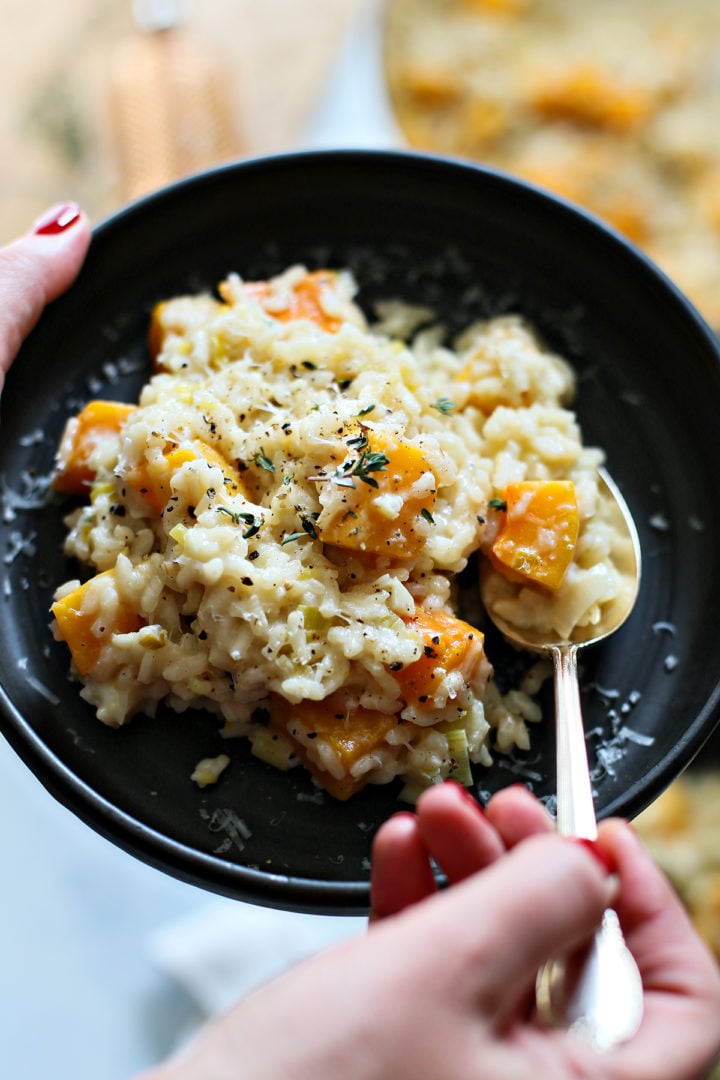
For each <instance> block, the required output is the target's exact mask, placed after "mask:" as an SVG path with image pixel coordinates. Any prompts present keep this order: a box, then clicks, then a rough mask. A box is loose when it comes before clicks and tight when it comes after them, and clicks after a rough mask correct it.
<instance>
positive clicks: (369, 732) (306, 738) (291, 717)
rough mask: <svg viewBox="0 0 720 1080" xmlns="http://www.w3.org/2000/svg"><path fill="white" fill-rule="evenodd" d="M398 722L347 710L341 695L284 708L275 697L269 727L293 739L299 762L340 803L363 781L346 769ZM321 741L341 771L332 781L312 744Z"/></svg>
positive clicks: (369, 711) (377, 744)
mask: <svg viewBox="0 0 720 1080" xmlns="http://www.w3.org/2000/svg"><path fill="white" fill-rule="evenodd" d="M396 723H397V717H396V716H389V715H388V714H387V713H381V712H377V711H375V710H373V709H362V708H353V709H348V707H347V704H346V702H345V699H344V698H343V696H342V694H331V695H330V697H328V698H325V700H324V701H302V702H300V704H298V705H289V704H288V702H287V701H285V700H284V699H283V698H280V697H279V696H275V697H273V699H272V701H271V704H270V726H271V728H275V729H276V730H277V731H279V732H281V733H282V734H283V735H286V736H288V737H289V738H290V740H291V741H292V743H293V745H294V748H295V752H296V754H297V756H298V757H299V759H300V761H301V762H302V764H303V765H304V766H305V768H306V769H307V770H308V772H310V773H312V775H313V776H314V777H315V779H316V780H317V781H318V783H319V784H320V785H321V786H322V787H324V788H325V790H326V791H328V792H329V793H330V794H331V795H332V796H334V798H336V799H340V800H341V801H344V800H346V799H349V798H350V796H351V795H354V794H355V792H356V791H360V789H361V788H363V787H365V784H366V783H367V781H366V779H365V778H364V777H363V776H360V777H358V778H355V777H354V776H352V775H351V773H350V769H351V768H352V767H353V765H355V764H356V763H357V762H358V761H359V760H360V759H361V758H363V757H364V756H365V755H366V754H371V753H372V752H373V751H374V750H377V749H378V747H380V746H381V745H382V743H383V742H384V741H385V736H386V735H387V733H388V731H390V729H391V728H392V727H394V725H395V724H396ZM318 739H321V740H322V741H323V742H324V743H326V744H327V745H328V746H329V748H330V750H331V751H332V755H333V757H334V759H335V761H336V762H337V763H338V764H339V766H340V768H341V769H342V770H343V771H344V776H342V777H337V776H335V775H334V774H333V773H331V772H330V771H329V770H328V769H327V768H323V765H322V764H321V761H322V758H321V755H320V754H319V753H318V751H317V740H318Z"/></svg>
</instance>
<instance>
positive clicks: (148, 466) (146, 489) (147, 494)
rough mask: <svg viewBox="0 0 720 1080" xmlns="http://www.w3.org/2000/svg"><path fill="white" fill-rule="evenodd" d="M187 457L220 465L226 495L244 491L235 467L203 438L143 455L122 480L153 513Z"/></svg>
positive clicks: (160, 509) (158, 509) (167, 496)
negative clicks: (152, 454)
mask: <svg viewBox="0 0 720 1080" xmlns="http://www.w3.org/2000/svg"><path fill="white" fill-rule="evenodd" d="M188 461H206V462H207V463H208V464H209V465H214V466H216V467H217V468H219V469H221V470H222V473H223V476H224V478H225V492H226V493H227V494H228V495H237V494H241V493H242V494H247V492H246V491H245V488H244V486H243V483H242V481H241V479H240V474H239V473H238V471H237V469H236V468H235V467H234V466H233V465H231V464H230V462H229V461H228V460H227V459H226V458H224V457H223V456H222V454H221V453H220V452H219V451H218V450H216V449H215V447H214V446H209V445H208V443H206V442H203V440H202V439H193V440H192V441H191V442H190V443H188V444H187V445H185V446H178V445H173V446H169V447H168V448H167V449H166V451H165V452H164V453H163V454H162V455H158V456H156V457H152V458H145V459H144V460H143V461H142V462H141V463H140V464H139V465H135V466H134V467H132V468H130V469H128V471H127V473H126V474H125V483H126V484H127V485H128V487H131V488H132V489H133V491H136V492H137V493H138V494H139V495H142V497H143V499H144V500H145V501H146V502H147V503H149V505H150V506H151V507H152V508H153V510H154V511H155V512H156V513H158V514H161V513H162V512H163V510H164V509H165V507H166V506H167V504H168V501H169V499H170V496H171V495H172V487H171V484H170V481H171V480H172V477H173V476H174V474H175V473H176V472H177V471H178V470H179V469H180V468H182V466H183V465H184V464H185V463H186V462H188Z"/></svg>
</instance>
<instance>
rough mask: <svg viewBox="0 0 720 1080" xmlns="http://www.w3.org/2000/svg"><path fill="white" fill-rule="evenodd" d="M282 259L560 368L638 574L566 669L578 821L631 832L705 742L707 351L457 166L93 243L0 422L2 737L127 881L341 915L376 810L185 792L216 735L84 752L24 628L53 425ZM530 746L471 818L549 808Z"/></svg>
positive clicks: (710, 495)
mask: <svg viewBox="0 0 720 1080" xmlns="http://www.w3.org/2000/svg"><path fill="white" fill-rule="evenodd" d="M293 261H305V262H307V263H309V264H310V265H335V266H340V265H349V266H351V267H352V268H353V269H354V271H355V273H356V275H357V277H358V280H359V282H360V283H361V285H362V293H361V301H362V302H363V303H365V304H371V303H372V301H373V299H374V298H378V297H388V296H394V297H398V296H399V297H403V298H405V299H408V300H411V301H421V302H422V303H429V304H431V305H434V306H435V307H436V308H437V309H438V311H439V312H440V313H441V314H442V315H443V316H445V317H446V318H447V319H448V321H449V322H450V324H451V325H456V326H461V325H463V324H464V323H466V322H467V321H469V320H470V319H473V318H477V317H479V316H485V315H494V314H498V313H501V312H506V311H514V310H518V311H521V312H523V313H524V314H526V315H527V316H528V317H529V318H530V319H531V320H532V321H533V322H534V323H535V324H536V325H537V327H538V328H539V329H540V330H541V332H542V333H543V334H544V335H545V337H546V338H547V339H548V341H549V342H550V343H551V344H552V345H553V346H554V347H555V348H556V349H557V350H558V351H559V352H561V353H562V354H564V355H565V356H566V357H568V358H569V359H570V360H571V361H572V362H573V363H574V364H575V366H576V368H577V371H578V373H579V393H578V400H577V408H578V413H579V417H580V419H581V422H582V424H583V428H584V433H585V440H586V442H594V443H598V444H600V445H602V446H604V447H605V448H606V450H607V455H608V464H609V468H610V471H611V472H612V473H613V475H614V476H615V478H616V479H617V480H618V482H619V483H620V485H621V487H622V488H623V490H624V493H625V495H626V497H627V499H628V501H629V503H630V506H631V509H632V511H633V513H634V515H635V517H636V519H637V522H638V526H639V531H640V534H641V541H642V546H643V556H644V577H643V582H642V587H641V593H640V597H639V601H638V604H637V608H636V610H635V612H634V613H633V615H632V616H631V618H630V620H629V622H628V623H627V624H626V625H625V626H624V627H623V629H622V630H621V631H620V632H619V633H618V634H616V635H615V636H614V637H613V638H612V639H610V640H609V641H608V642H607V643H606V644H604V645H602V646H599V647H597V648H596V649H595V650H593V651H591V652H590V653H588V654H587V661H586V671H585V692H584V707H585V713H586V722H587V723H586V726H587V730H588V732H589V739H588V742H589V749H590V756H591V763H592V767H593V770H594V777H595V790H596V795H597V807H598V811H599V813H600V814H601V815H608V814H611V813H613V814H614V813H622V814H626V815H630V816H632V815H634V814H635V813H636V812H638V811H639V810H640V809H642V808H643V807H644V806H645V805H646V804H647V803H648V802H650V801H651V800H652V799H653V798H654V797H655V796H656V795H657V794H659V792H660V791H661V790H662V789H663V788H664V787H665V786H666V785H667V784H668V783H669V782H670V781H671V780H672V779H673V778H674V777H675V776H676V775H677V774H678V772H679V771H680V770H681V769H683V768H684V767H685V766H686V765H687V764H688V763H689V762H690V761H691V759H692V758H693V756H694V755H695V754H696V753H697V751H698V750H699V748H700V747H701V746H702V744H703V742H704V741H705V739H706V738H707V737H708V736H709V735H710V733H711V731H712V729H713V727H714V725H715V721H716V708H717V703H718V689H719V679H718V676H719V674H720V634H718V633H717V631H716V612H717V611H718V609H720V560H718V557H717V550H716V545H717V537H718V536H720V500H718V498H717V477H718V476H720V441H719V440H718V438H717V424H718V420H717V418H718V415H720V365H718V359H719V356H718V346H717V344H716V341H715V339H714V337H713V335H712V334H711V332H710V331H709V329H708V328H707V327H706V326H705V324H704V323H703V322H702V320H701V319H700V318H699V317H698V315H697V314H696V313H695V312H694V310H693V309H692V308H691V307H690V306H689V305H688V304H687V302H686V301H685V300H684V299H683V298H682V297H681V296H680V295H679V293H678V292H677V291H676V290H675V289H674V288H673V287H672V286H671V285H670V284H669V283H668V282H667V281H666V280H665V279H664V278H663V277H662V276H661V275H660V274H659V273H658V272H657V271H656V270H655V269H653V267H652V266H651V265H650V264H649V263H648V262H647V261H646V260H645V259H644V258H643V257H642V256H641V255H639V254H638V253H637V252H636V251H635V250H634V249H632V248H631V247H630V246H629V245H627V244H625V243H624V242H623V241H621V240H620V239H619V238H618V237H617V236H615V235H614V234H612V233H611V232H609V231H608V230H606V229H605V228H603V227H602V226H600V225H599V224H598V223H597V222H596V221H594V220H593V219H591V218H589V217H587V216H585V215H583V214H581V213H579V212H577V211H575V210H573V209H571V208H569V207H568V206H567V205H565V204H563V203H562V202H561V201H559V200H556V199H552V198H550V197H548V196H546V195H543V194H541V193H539V192H538V191H536V190H534V189H532V188H530V187H527V186H525V185H523V184H521V183H518V182H515V181H513V180H510V179H508V178H507V177H503V176H501V175H498V174H497V173H493V172H490V171H486V170H482V169H481V168H478V167H475V166H472V165H462V164H459V163H455V164H452V163H449V162H444V161H441V160H438V159H435V158H430V157H419V156H415V155H410V154H404V153H392V152H391V153H384V152H378V153H375V152H329V153H319V154H317V153H313V154H298V155H289V156H283V157H279V158H271V159H266V160H258V161H250V162H246V163H243V164H239V165H236V166H230V167H227V168H223V169H220V170H217V171H214V172H211V173H208V174H205V175H203V176H200V177H198V178H195V179H192V180H189V181H186V182H183V183H180V184H178V185H176V186H174V187H172V188H170V189H169V190H166V191H164V192H161V193H159V194H158V195H156V196H153V197H151V198H149V199H146V200H144V201H143V202H141V203H138V204H136V205H135V206H133V207H131V208H129V209H128V210H126V211H124V212H123V213H121V214H119V215H117V216H115V217H114V218H113V219H112V220H110V221H109V222H107V223H106V224H104V225H102V226H101V227H100V228H98V229H97V231H96V233H95V236H94V240H93V243H92V247H91V251H90V254H89V257H88V260H87V264H86V266H85V268H84V270H83V273H82V275H81V277H80V279H79V281H78V282H77V284H76V285H75V286H74V288H73V289H72V290H71V292H70V293H69V294H68V295H67V296H66V297H64V298H63V299H62V300H60V301H59V302H57V303H56V304H54V305H53V306H52V307H51V308H50V309H49V310H48V311H47V313H46V314H45V316H44V318H43V319H42V321H41V323H40V325H39V327H38V328H37V330H36V331H35V332H34V333H33V335H32V337H31V338H30V340H29V341H28V342H27V344H26V346H25V348H24V349H23V354H22V357H21V359H20V361H19V362H18V363H17V364H16V365H15V367H14V368H13V370H12V372H11V375H10V377H9V379H8V381H7V386H6V389H5V393H4V398H3V402H2V428H1V434H0V470H1V473H2V483H3V490H4V515H3V523H2V536H1V541H2V547H1V550H2V553H3V557H4V561H3V579H4V587H3V595H2V599H1V600H0V612H1V616H0V618H1V622H0V627H1V632H2V640H3V643H4V646H3V649H2V653H1V655H0V683H1V684H2V687H3V691H2V728H3V730H4V733H5V734H6V736H7V738H8V739H9V741H10V742H11V743H12V744H13V746H14V747H15V748H16V750H17V751H18V753H19V754H20V755H21V756H22V757H23V758H24V759H25V761H26V762H27V764H28V765H29V766H30V768H31V769H32V770H33V771H34V772H35V773H36V774H37V775H38V776H39V777H40V779H41V780H42V781H43V783H44V784H45V785H46V786H47V787H48V788H49V789H50V791H52V792H53V793H54V794H55V795H56V796H57V797H58V798H59V799H60V800H61V801H62V802H63V803H65V804H66V805H68V806H69V807H71V808H72V809H73V810H74V811H75V812H76V813H78V814H79V815H80V816H81V817H82V818H84V819H85V820H86V821H87V822H88V823H89V824H90V825H92V826H93V827H94V828H96V829H98V830H99V831H100V832H101V833H103V834H105V835H106V836H108V837H110V838H111V839H112V840H114V841H116V842H117V843H118V844H120V845H121V846H122V847H124V848H125V849H126V850H129V851H130V852H132V853H134V854H135V855H137V856H139V857H140V858H142V859H144V860H146V861H148V862H149V863H151V864H153V865H155V866H158V867H161V868H162V869H164V870H167V871H168V872H170V873H172V874H175V875H176V876H178V877H180V878H182V879H184V880H187V881H190V882H193V883H195V884H198V885H201V886H204V887H206V888H209V889H212V890H215V891H218V892H221V893H224V894H226V895H229V896H235V897H238V898H241V899H243V900H249V901H252V902H257V903H262V904H267V905H271V906H277V907H286V908H293V909H297V910H304V911H319V912H347V913H358V912H362V911H364V910H366V907H367V900H368V886H367V882H368V865H369V864H368V855H369V849H370V840H371V837H372V834H373V833H374V831H375V829H376V828H377V826H378V825H379V824H380V823H381V822H382V821H383V820H384V819H385V818H386V817H387V816H388V815H389V814H390V813H392V811H393V810H395V809H397V805H398V804H397V802H396V795H397V789H396V788H395V787H389V788H380V789H378V788H368V789H366V790H365V791H364V792H362V793H361V794H360V795H358V796H357V797H356V798H354V799H353V800H351V801H350V802H349V803H347V804H339V803H336V802H334V801H333V800H331V799H330V798H329V797H323V796H322V795H319V794H318V793H316V792H315V790H314V788H313V787H312V785H311V783H310V781H309V779H308V778H307V776H306V775H305V774H304V773H303V772H301V771H297V770H296V771H295V772H293V773H291V774H289V775H286V774H282V773H279V772H276V771H274V770H273V769H271V768H269V767H268V766H265V765H264V764H262V763H261V762H259V761H257V760H255V759H254V758H252V757H251V756H250V755H249V753H248V752H247V750H246V748H245V746H244V745H242V744H240V743H238V744H232V745H231V747H230V752H231V754H232V758H233V761H232V765H231V767H230V768H229V769H228V770H227V772H226V773H225V774H224V776H223V777H222V779H221V781H220V782H219V783H218V784H217V785H216V786H215V787H211V788H206V789H205V790H204V791H200V790H199V789H198V788H197V787H196V786H195V785H194V784H193V783H192V782H191V781H190V780H189V775H190V773H191V771H192V769H193V767H194V765H195V763H196V762H197V760H198V759H199V758H201V757H205V756H207V755H209V754H217V753H219V752H221V751H222V750H223V749H225V748H226V747H225V745H224V744H221V742H220V739H219V737H218V735H217V725H216V721H215V720H213V719H212V718H210V717H208V716H206V715H203V714H202V713H196V714H193V713H187V714H185V715H182V716H177V715H174V714H168V713H161V714H160V715H159V716H158V718H157V719H154V720H149V719H145V718H142V717H138V718H136V719H135V721H133V723H131V724H130V725H129V726H128V727H126V728H124V729H122V730H120V731H110V730H108V729H106V728H104V727H103V726H102V725H101V724H100V723H98V721H97V720H96V719H95V718H94V715H93V713H92V710H91V709H90V708H89V707H88V706H86V705H85V704H84V703H83V702H82V701H81V700H80V699H79V697H78V687H77V685H75V684H73V683H71V682H70V681H69V679H68V674H67V670H68V656H67V653H66V650H65V648H64V647H63V646H61V645H58V644H56V643H54V642H53V641H52V640H51V636H50V632H49V629H48V623H49V617H48V606H49V604H50V600H51V594H52V590H53V588H54V586H55V585H56V584H57V583H58V582H60V581H63V580H65V579H66V578H67V577H68V576H72V575H73V574H74V568H73V567H72V566H68V565H67V563H66V561H65V560H64V558H63V556H62V553H61V546H62V539H63V534H64V528H63V524H62V520H61V519H62V514H63V510H64V505H63V503H62V501H61V500H60V499H58V498H57V497H50V498H46V497H44V492H45V487H44V483H43V478H45V477H47V474H48V472H49V470H50V467H51V463H52V457H53V452H54V448H55V446H56V443H57V440H58V436H59V434H60V432H61V429H62V426H63V423H64V421H65V418H66V416H67V415H68V414H69V413H70V412H72V411H74V410H75V409H76V408H77V407H79V406H80V405H82V404H83V403H84V402H85V401H87V400H88V399H89V398H91V397H93V396H98V395H100V396H109V397H115V398H118V399H128V398H132V397H133V396H134V395H135V394H136V393H137V390H138V388H139V387H140V385H141V384H142V382H143V381H144V380H145V378H146V377H147V374H148V368H147V358H146V353H145V344H144V341H145V332H146V325H147V317H148V313H149V311H150V308H151V306H152V304H153V303H154V302H155V301H156V300H158V299H159V298H162V297H166V296H171V295H174V294H176V293H179V292H184V291H188V290H197V289H200V288H211V287H212V286H214V284H215V283H216V282H217V281H218V280H220V279H221V278H222V277H223V276H224V275H225V274H227V273H228V272H229V271H232V270H237V271H239V272H240V273H242V274H243V275H244V276H249V277H255V276H261V275H267V274H270V273H273V272H275V271H278V270H280V269H282V268H283V267H284V266H286V265H287V264H288V263H291V262H293ZM492 647H494V646H492V645H490V646H489V648H492ZM532 735H533V751H532V753H530V754H529V755H527V756H526V758H525V759H524V760H523V759H522V758H521V757H520V756H518V758H516V759H515V760H512V761H510V760H504V759H499V760H498V763H497V764H496V765H495V766H494V767H493V768H491V769H488V770H479V771H478V774H477V790H478V792H479V793H480V794H481V795H482V796H483V797H485V796H486V795H487V794H488V793H490V792H492V791H495V790H497V789H498V788H500V787H502V786H505V785H506V784H508V783H511V782H514V781H516V780H518V779H520V780H524V781H526V782H527V783H529V784H530V786H531V787H532V788H533V790H534V791H536V792H537V793H538V794H539V795H541V796H544V797H550V796H551V795H552V792H553V775H554V766H553V755H554V742H553V733H552V721H551V719H550V718H548V719H547V720H546V721H545V722H544V723H543V724H542V725H541V726H539V727H536V728H534V729H533V732H532Z"/></svg>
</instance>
